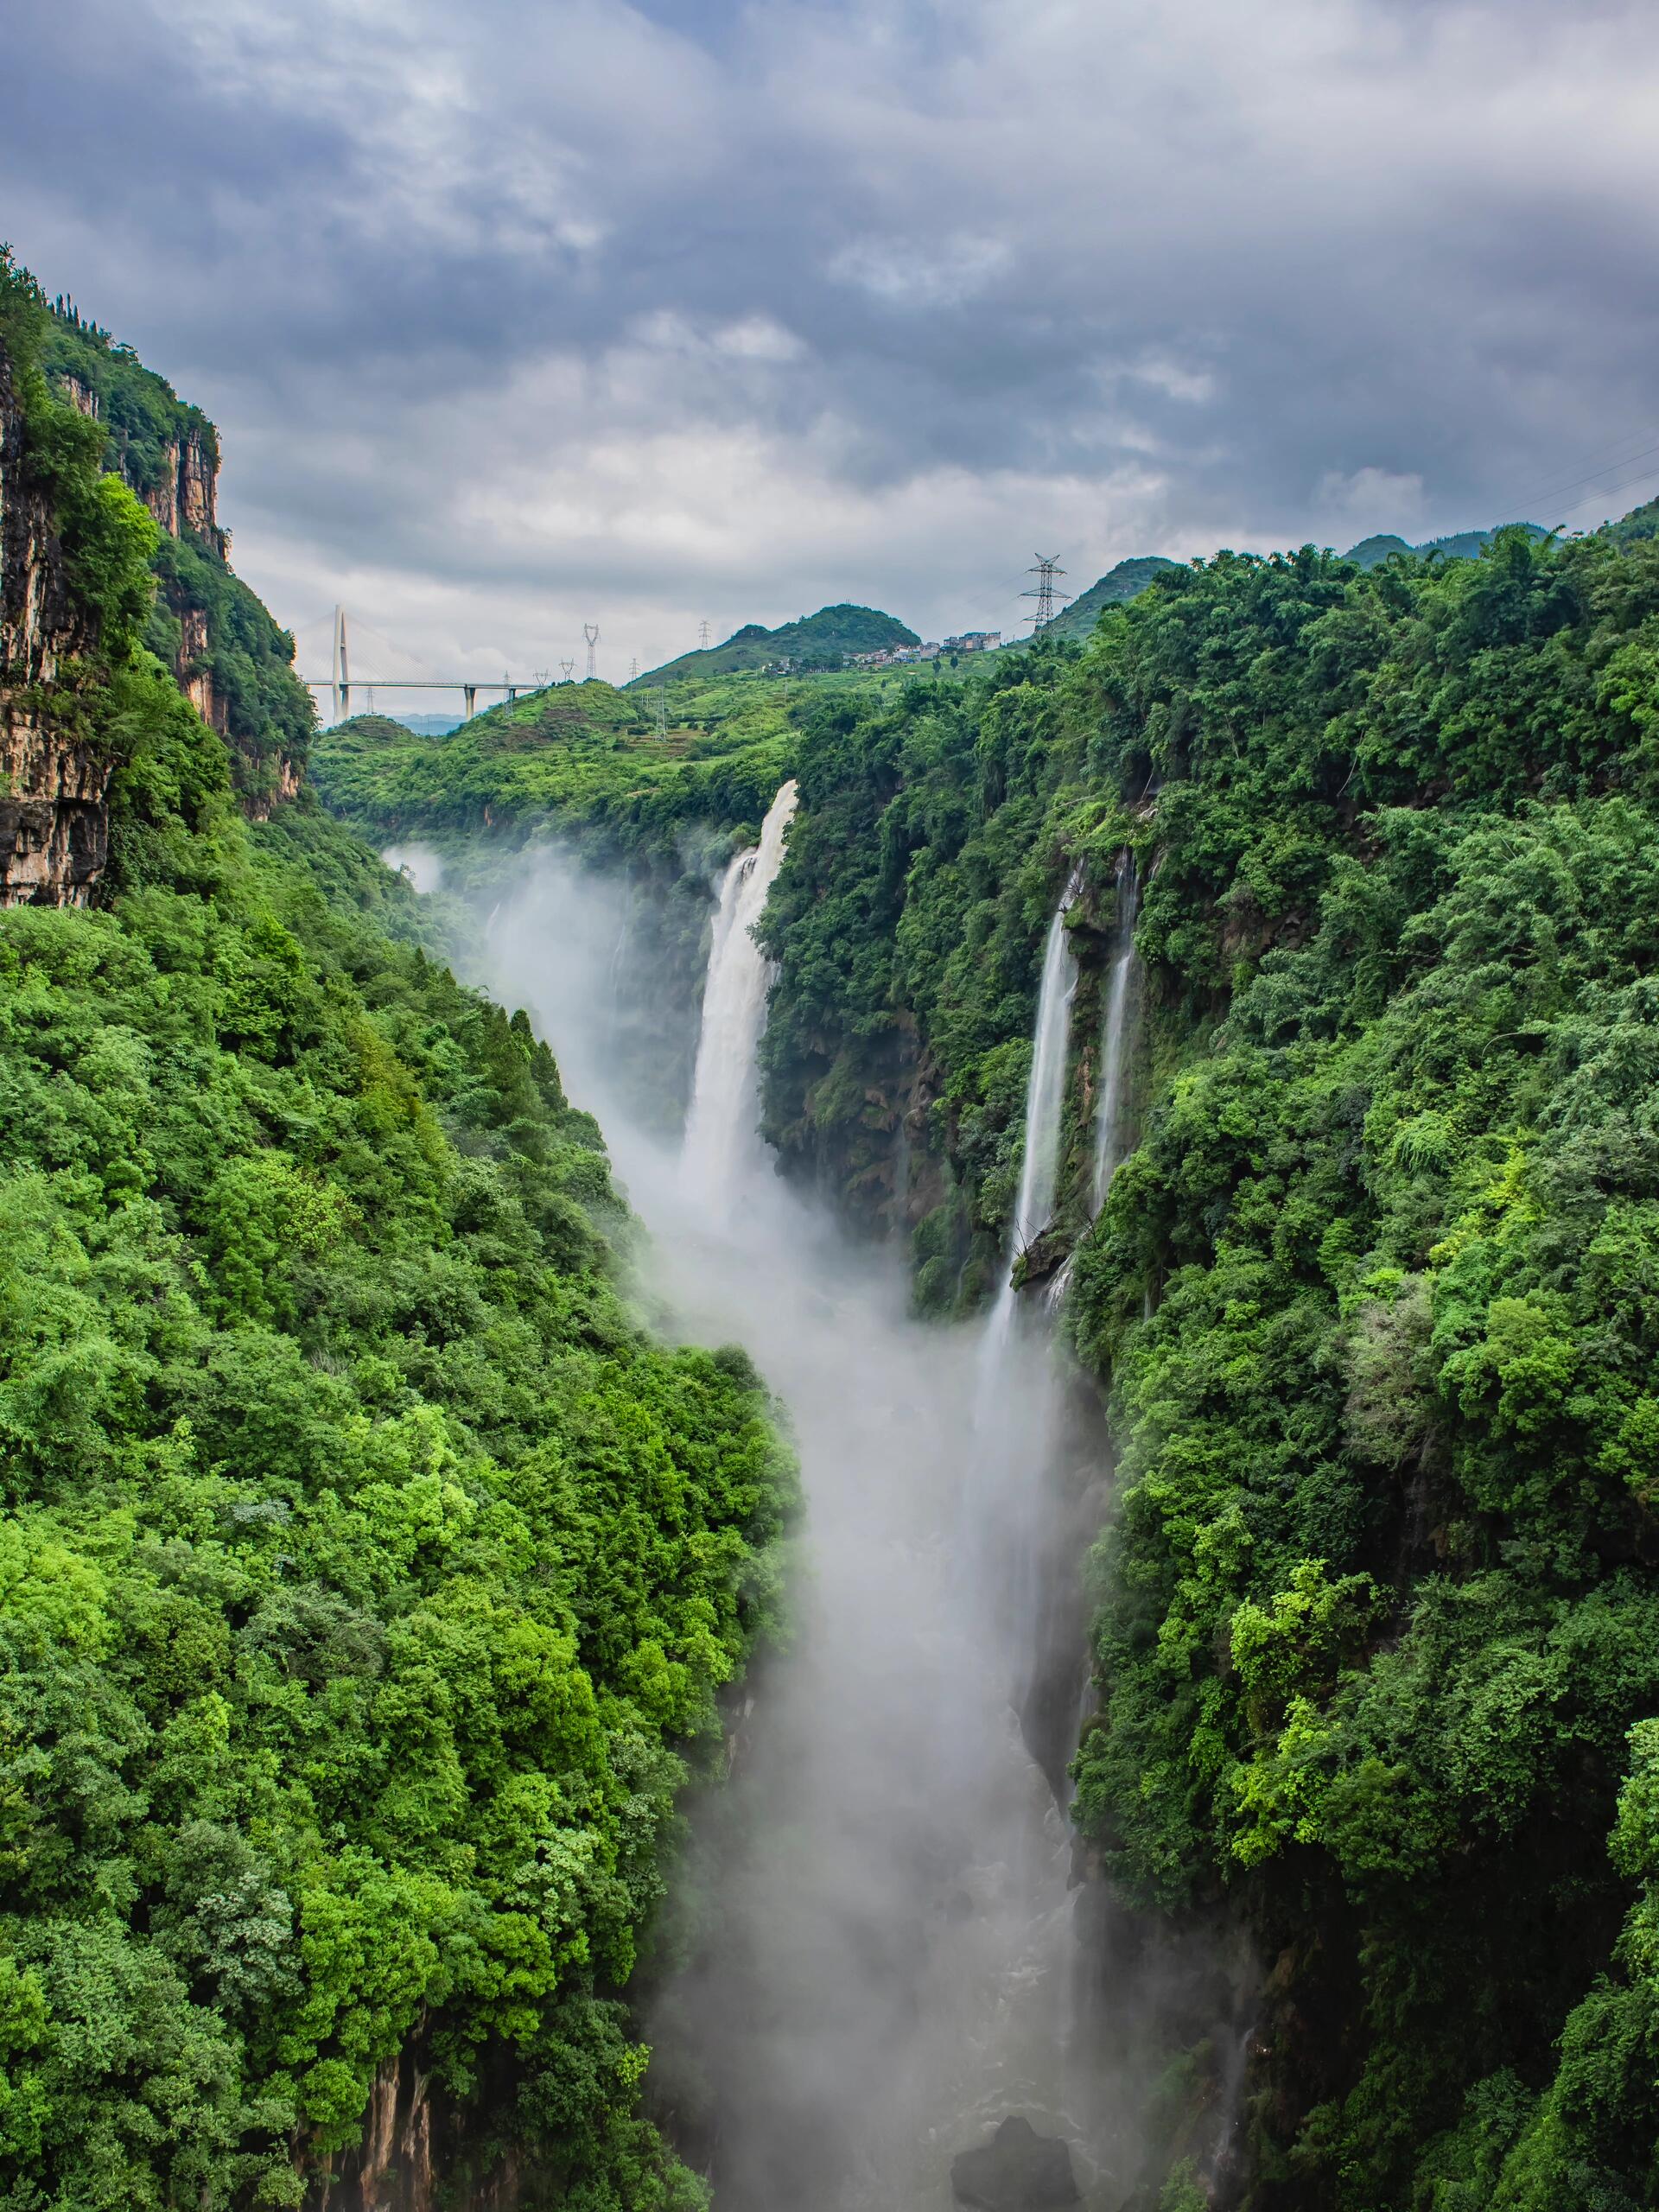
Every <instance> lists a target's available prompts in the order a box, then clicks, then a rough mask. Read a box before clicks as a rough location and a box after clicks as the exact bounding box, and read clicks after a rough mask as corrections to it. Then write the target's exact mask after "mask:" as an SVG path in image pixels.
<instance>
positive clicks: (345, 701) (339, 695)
mask: <svg viewBox="0 0 1659 2212" xmlns="http://www.w3.org/2000/svg"><path fill="white" fill-rule="evenodd" d="M331 673H332V681H333V683H334V720H335V721H337V722H343V721H345V720H346V717H347V715H350V713H351V711H352V670H351V663H350V660H349V659H348V658H347V655H346V610H345V608H344V607H335V609H334V669H333V671H332V672H331Z"/></svg>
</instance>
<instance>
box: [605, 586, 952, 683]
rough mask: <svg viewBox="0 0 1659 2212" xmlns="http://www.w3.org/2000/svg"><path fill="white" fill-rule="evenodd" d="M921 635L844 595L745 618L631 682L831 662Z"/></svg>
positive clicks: (912, 641)
mask: <svg viewBox="0 0 1659 2212" xmlns="http://www.w3.org/2000/svg"><path fill="white" fill-rule="evenodd" d="M921 642H922V641H921V639H919V638H918V636H917V634H916V632H914V631H913V630H908V629H906V626H905V625H904V624H903V623H902V622H901V621H899V619H898V617H897V616H896V615H893V614H885V613H882V611H881V609H880V607H855V606H853V605H851V604H850V603H849V602H848V601H842V603H841V604H840V605H839V606H836V607H820V608H819V609H818V611H817V613H816V614H803V615H802V616H801V617H800V619H799V620H798V621H794V622H783V623H780V624H779V626H778V627H777V629H775V630H768V629H766V628H765V627H764V626H762V625H761V624H760V623H759V622H747V623H745V624H744V626H743V627H742V628H741V630H736V631H734V632H733V633H732V635H731V636H730V637H729V638H728V639H726V641H725V642H724V644H723V645H709V646H708V647H706V648H705V649H704V650H703V651H702V652H690V653H682V654H681V655H680V657H679V658H678V659H677V660H670V661H664V663H663V664H662V666H661V667H660V668H652V669H647V670H646V671H645V674H644V675H643V676H638V677H635V678H634V679H633V680H634V683H666V682H667V681H669V680H670V679H671V678H674V677H687V676H734V675H736V674H738V673H739V672H740V671H742V670H745V669H752V668H776V667H777V666H778V665H779V663H781V662H785V661H787V662H788V663H789V664H790V666H791V668H797V669H812V668H835V667H839V665H840V664H841V663H842V661H843V660H846V659H848V658H850V656H851V655H853V654H854V653H874V652H880V651H881V650H882V648H883V647H884V646H893V645H920V643H921Z"/></svg>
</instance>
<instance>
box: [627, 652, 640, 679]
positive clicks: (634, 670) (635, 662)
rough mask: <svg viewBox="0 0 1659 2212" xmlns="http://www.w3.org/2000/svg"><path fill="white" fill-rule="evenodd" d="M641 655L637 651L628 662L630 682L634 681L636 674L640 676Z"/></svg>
mask: <svg viewBox="0 0 1659 2212" xmlns="http://www.w3.org/2000/svg"><path fill="white" fill-rule="evenodd" d="M638 675H639V655H638V654H637V653H636V654H635V656H634V658H632V660H631V661H630V662H629V663H628V681H629V683H632V681H633V679H634V677H636V676H638Z"/></svg>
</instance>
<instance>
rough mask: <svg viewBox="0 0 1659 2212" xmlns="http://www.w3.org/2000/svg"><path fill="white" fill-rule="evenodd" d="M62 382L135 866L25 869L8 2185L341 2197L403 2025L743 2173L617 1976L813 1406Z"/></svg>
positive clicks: (12, 1527) (7, 1343)
mask: <svg viewBox="0 0 1659 2212" xmlns="http://www.w3.org/2000/svg"><path fill="white" fill-rule="evenodd" d="M8 297H10V299H11V300H12V301H16V300H17V299H18V298H21V301H22V313H21V314H20V315H17V316H16V318H15V319H14V323H13V325H12V327H18V326H20V325H21V326H29V324H30V323H31V317H32V315H33V313H34V310H35V308H36V307H37V305H38V303H37V302H35V301H34V300H33V299H32V298H31V297H30V296H29V295H28V293H27V291H26V290H25V289H24V288H23V287H22V283H21V280H19V282H18V284H17V286H16V289H14V291H13V293H12V294H10V296H4V295H0V309H3V308H4V307H5V305H6V304H7V302H8ZM10 334H11V331H10V328H9V327H0V341H4V342H7V343H8V346H9V345H10ZM20 380H22V381H23V382H24V383H25V385H26V386H27V397H28V401H29V424H28V436H29V448H28V453H27V456H26V458H27V461H28V465H29V468H30V469H31V471H32V473H33V480H34V481H35V482H37V483H39V484H41V485H43V486H46V487H47V488H48V491H49V492H50V493H51V495H52V496H53V499H54V504H55V506H56V509H57V513H58V518H59V520H60V524H61V525H62V527H63V531H64V537H65V544H66V550H67V555H68V556H69V559H70V562H71V566H72V570H73V577H74V580H75V582H76V584H77V587H78V588H79V589H81V590H82V591H83V592H84V593H85V594H86V604H85V605H84V607H83V608H82V613H83V617H84V619H85V620H86V626H87V629H88V634H89V636H90V635H91V634H92V632H93V631H94V630H95V629H96V628H97V627H98V621H97V620H95V618H101V642H99V643H97V644H95V645H89V648H88V655H87V659H86V680H85V681H84V683H80V686H79V690H77V691H76V693H75V696H74V701H73V704H74V708H75V711H76V712H77V713H78V714H79V715H80V716H81V717H82V719H83V721H85V723H86V728H87V732H88V734H89V735H90V737H91V738H92V740H93V741H96V742H98V743H99V744H101V745H103V746H105V747H106V748H107V749H108V751H109V752H110V753H111V755H112V756H113V757H114V758H115V760H117V762H118V767H117V772H116V784H115V790H114V795H113V798H112V805H111V854H112V861H111V874H110V876H109V878H108V880H107V881H106V883H105V885H104V886H103V887H102V891H101V904H100V905H99V907H98V908H97V909H96V910H92V911H88V910H59V909H56V908H49V907H25V908H16V909H12V910H10V911H6V912H0V1219H3V1224H4V1235H3V1243H0V1436H3V1450H0V1491H3V1500H0V1504H3V1512H0V1744H3V1764H0V2204H3V2205H4V2206H5V2207H7V2208H9V2212H46V2208H48V2207H55V2208H62V2212H70V2208H74V2212H93V2208H99V2212H102V2208H111V2212H112V2208H115V2207H121V2208H126V2207H130V2206H135V2205H136V2206H139V2207H154V2208H161V2207H163V2206H169V2207H170V2206H176V2205H179V2204H182V2203H186V2202H188V2203H190V2204H192V2205H193V2206H195V2207H198V2208H206V2212H213V2208H215V2207H226V2206H229V2205H232V2204H233V2203H236V2204H240V2203H245V2202H253V2201H257V2202H271V2203H282V2202H296V2201H297V2199H298V2197H299V2196H300V2194H301V2191H302V2188H303V2186H304V2184H305V2181H306V2177H307V2175H308V2173H311V2172H315V2169H316V2166H317V2164H318V2162H319V2160H320V2159H321V2158H325V2157H326V2156H327V2155H328V2154H330V2153H333V2152H340V2151H343V2150H345V2149H346V2148H347V2147H348V2146H351V2145H354V2144H356V2143H357V2142H358V2140H359V2138H360V2136H361V2133H362V2130H363V2124H364V2119H365V2113H366V2112H367V2110H368V2108H369V2104H370V2099H371V2095H372V2090H373V2088H374V2084H375V2082H376V2078H377V2075H380V2074H381V2073H382V2072H383V2069H387V2068H388V2067H389V2066H391V2064H392V2063H394V2062H396V2061H397V2058H398V2056H399V2055H400V2053H402V2052H404V2050H405V2049H406V2048H408V2049H410V2050H412V2051H413V2053H414V2055H415V2057H416V2061H417V2063H418V2066H419V2069H420V2070H421V2071H422V2073H423V2074H425V2075H427V2076H428V2078H429V2082H430V2083H431V2084H432V2085H433V2088H434V2091H435V2097H436V2100H437V2101H438V2103H439V2105H440V2107H441V2116H442V2113H448V2114H452V2115H458V2117H455V2118H454V2125H453V2126H452V2128H451V2130H450V2133H449V2136H448V2142H447V2144H446V2145H445V2147H446V2150H447V2152H448V2155H449V2156H450V2158H451V2161H452V2169H451V2170H452V2172H454V2171H455V2168H454V2163H453V2162H454V2158H456V2157H457V2156H458V2155H459V2149H458V2146H460V2145H465V2144H466V2143H467V2142H468V2141H469V2140H470V2141H471V2142H472V2144H473V2151H472V2154H471V2155H472V2156H473V2157H474V2158H475V2161H476V2163H477V2165H478V2167H479V2169H480V2171H483V2170H484V2168H485V2167H486V2164H487V2161H488V2158H489V2156H490V2153H491V2151H492V2147H493V2146H499V2145H507V2144H512V2145H517V2146H518V2148H519V2149H520V2151H521V2152H523V2151H528V2152H530V2153H531V2162H530V2167H529V2171H531V2175H532V2177H533V2179H532V2182H531V2186H530V2195H531V2201H536V2200H537V2199H538V2198H539V2199H540V2200H541V2201H549V2202H558V2203H561V2204H567V2205H570V2206H576V2207H586V2208H588V2209H589V2212H601V2209H602V2208H604V2209H607V2212H639V2208H649V2207H652V2206H658V2207H664V2208H667V2207H674V2208H686V2207H690V2206H692V2205H695V2204H696V2203H698V2202H702V2190H701V2188H700V2185H699V2184H697V2183H696V2182H695V2181H694V2180H693V2179H692V2177H690V2176H689V2175H687V2174H685V2173H684V2172H683V2170H682V2169H680V2168H679V2167H678V2166H677V2165H676V2164H675V2163H674V2161H673V2160H672V2159H671V2158H669V2157H668V2155H667V2154H666V2152H664V2149H663V2147H662V2145H661V2144H660V2143H659V2141H658V2139H657V2137H656V2136H655V2134H654V2133H653V2132H652V2130H651V2129H650V2128H649V2127H648V2126H646V2125H645V2122H644V2121H643V2120H640V2119H639V2117H638V2116H637V2113H636V2086H637V2083H638V2081H639V2075H640V2073H641V2070H642V2069H643V2065H644V2061H645V2053H644V2052H643V2050H640V2049H639V2047H638V2046H637V2045H636V2044H633V2043H632V2040H631V2038H630V2035H629V2030H628V2020H627V2014H626V2009H625V2004H624V1991H625V1989H626V1985H627V1983H628V1980H629V1978H630V1975H631V1974H632V1971H633V1969H634V1966H635V1961H636V1955H637V1954H638V1952H639V1946H640V1942H641V1939H642V1936H643V1935H644V1932H645V1929H646V1926H647V1923H648V1922H649V1920H650V1917H651V1915H652V1908H653V1906H654V1904H655V1902H656V1899H657V1897H658V1890H659V1886H660V1875H659V1871H658V1866H659V1859H660V1857H661V1853H662V1847H663V1844H664V1836H665V1832H666V1829H667V1827H668V1824H669V1822H670V1821H671V1813H672V1805H673V1800H674V1796H675V1792H676V1789H677V1786H678V1784H679V1783H680V1781H681V1780H682V1778H683V1775H684V1773H685V1771H686V1765H687V1761H688V1759H689V1758H693V1757H697V1756H700V1755H704V1754H714V1755H716V1756H717V1755H718V1751H719V1745H720V1735H719V1729H718V1724H717V1720H716V1716H715V1694H716V1692H717V1690H718V1689H719V1688H720V1686H721V1683H723V1682H724V1681H727V1680H728V1679H729V1677H730V1676H731V1675H732V1674H733V1673H734V1670H735V1669H737V1668H738V1667H739V1666H740V1665H741V1662H742V1660H743V1658H744V1656H745V1654H746V1652H747V1649H748V1648H749V1646H750V1644H751V1642H752V1640H753V1637H755V1635H756V1634H757V1633H758V1632H759V1631H760V1630H761V1629H762V1628H763V1627H764V1626H765V1624H766V1621H767V1619H768V1617H769V1614H770V1612H771V1610H772V1605H773V1603H774V1573H775V1569H774V1563H773V1551H772V1548H773V1545H774V1541H775V1539H776V1537H777V1535H778V1534H779V1529H780V1527H781V1524H782V1520H783V1516H784V1514H785V1510H786V1508H787V1505H788V1502H789V1497H790V1491H791V1471H790V1468H789V1465H788V1461H787V1459H786V1456H785V1453H784V1452H783V1451H782V1448H781V1446H780V1445H779V1440H778V1437H777V1433H776V1431H775V1429H774V1427H773V1426H772V1421H771V1419H770V1416H769V1409H768V1407H767V1404H766V1400H765V1398H764V1395H763V1394H762V1392H761V1391H760V1388H759V1386H758V1384H757V1382H756V1378H755V1376H754V1375H753V1370H751V1369H750V1367H749V1365H748V1363H747V1360H746V1359H745V1358H744V1357H743V1356H742V1355H741V1353H738V1352H735V1351H726V1352H721V1353H715V1354H710V1353H708V1352H704V1351H692V1350H678V1351H671V1350H667V1349H664V1348H663V1347H662V1346H660V1345H658V1344H656V1343H655V1342H653V1341H652V1339H651V1338H649V1337H648V1336H647V1335H646V1334H645V1332H643V1330H642V1328H641V1326H640V1325H639V1321H638V1319H637V1318H636V1316H635V1314H634V1313H633V1312H632V1308H631V1306H630V1304H629V1301H628V1297H627V1287H626V1283H627V1278H626V1255H627V1252H628V1249H629V1247H630V1243H631V1235H630V1230H629V1224H628V1220H627V1217H626V1212H625V1210H624V1209H623V1207H622V1205H620V1202H619V1200H618V1198H617V1197H616V1196H615V1194H614V1192H613V1189H612V1186H611V1184H610V1179H609V1175H608V1171H607V1162H606V1158H605V1154H604V1150H603V1147H602V1144H601V1140H600V1137H599V1135H598V1132H597V1130H596V1129H595V1128H594V1125H593V1123H592V1122H591V1121H590V1120H589V1119H588V1117H587V1116H584V1115H582V1114H580V1113H577V1112H575V1111H574V1110H573V1109H571V1108H570V1107H569V1104H568V1103H567V1102H566V1100H565V1097H564V1096H563V1091H562V1089H561V1086H560V1082H559V1077H558V1072H557V1070H556V1067H555V1065H554V1063H553V1061H552V1059H551V1058H550V1055H549V1053H548V1052H547V1050H546V1048H545V1047H544V1046H541V1045H538V1044H537V1042H536V1041H535V1039H533V1037H532V1035H531V1031H530V1028H529V1025H528V1023H527V1021H526V1020H525V1017H524V1015H523V1014H516V1015H514V1016H512V1018H511V1020H510V1019H509V1018H508V1016H507V1015H506V1014H505V1013H504V1012H503V1011H501V1010H500V1009H499V1008H497V1007H493V1006H491V1005H489V1004H488V1003H487V1002H486V1001H483V1000H482V999H480V998H479V997H478V996H476V995H474V994H472V993H469V992H467V991H466V990H463V989H462V988H460V987H459V986H458V985H457V984H456V983H455V982H454V980H453V979H452V977H451V976H449V974H448V972H447V971H446V970H445V969H442V968H440V967H438V966H435V965H434V964H433V963H431V962H430V961H429V960H428V959H427V958H426V957H425V956H424V955H423V953H422V952H421V951H420V950H417V949H416V947H415V945H414V944H413V941H412V936H413V932H412V926H411V922H410V909H411V906H412V901H411V899H410V896H409V893H408V892H407V889H406V887H404V886H402V885H401V884H399V883H398V881H397V879H395V878H393V877H391V876H390V875H389V874H387V872H386V871H385V870H384V869H382V868H380V867H379V866H378V863H377V862H376V861H374V859H373V857H372V855H371V854H370V853H368V852H367V851H366V850H365V849H364V848H363V847H362V846H360V845H359V844H358V843H357V842H355V841H354V840H353V838H352V837H351V836H349V835H348V834H347V833H346V832H345V831H344V830H342V829H340V828H338V827H337V826H335V825H334V824H333V823H330V822H329V821H328V820H327V818H326V817H323V816H322V815H321V813H320V812H319V811H317V810H315V808H314V807H311V806H298V807H294V808H290V809H289V810H285V811H284V812H283V814H282V815H280V816H279V817H278V818H277V821H276V822H274V823H271V824H270V825H268V826H266V827H264V828H263V829H258V830H252V829H249V828H248V826H247V825H246V824H245V823H244V821H243V820H242V818H241V817H240V815H239V813H238V811H237V810H236V808H235V806H234V804H233V794H232V782H231V776H230V769H229V763H228V761H227V758H226V748H225V746H224V745H223V743H222V742H221V741H220V739H219V737H218V736H217V735H216V734H214V733H213V732H212V731H211V730H209V729H207V728H206V727H205V726H204V725H203V723H202V722H201V721H200V719H199V718H198V717H197V716H196V715H195V714H194V712H193V711H192V710H191V709H190V708H189V707H188V704H187V703H186V702H185V701H184V700H183V699H182V698H181V696H180V695H179V693H178V691H177V690H176V689H175V685H174V683H173V682H172V681H171V679H170V677H168V674H167V673H166V672H165V671H162V669H161V668H160V667H159V666H158V665H157V664H156V662H155V661H154V660H152V659H150V658H148V657H147V656H146V655H145V654H144V653H143V651H142V649H141V648H140V647H139V646H138V645H137V642H136V639H137V633H138V631H139V628H140V626H141V624H142V620H143V613H144V601H145V596H146V594H145V592H144V590H143V588H142V579H143V574H144V565H145V563H146V561H147V559H148V556H149V553H150V551H151V550H152V548H153V543H154V536H155V532H154V526H153V524H151V523H150V521H149V518H148V517H147V516H146V515H145V514H144V513H143V511H142V510H141V509H140V508H139V507H138V506H137V503H136V501H135V500H134V499H132V497H131V495H130V493H128V492H127V491H126V490H125V489H124V488H123V487H122V486H120V485H119V484H118V482H117V480H115V479H114V478H112V477H108V476H102V477H101V476H100V474H99V467H100V461H101V458H102V438H103V434H102V432H101V430H100V429H99V428H98V426H96V425H94V424H92V423H89V422H86V420H85V419H84V418H83V417H82V416H79V415H76V414H74V413H73V410H70V409H69V408H67V407H66V406H61V405H59V404H56V403H54V401H53V400H52V399H51V398H50V397H49V395H48V392H47V390H46V387H45V385H44V382H43V379H42V378H41V372H40V369H39V366H38V363H36V362H30V361H29V359H27V357H26V355H25V358H24V359H23V361H22V368H21V371H20ZM469 2115H471V2117H470V2118H469Z"/></svg>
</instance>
